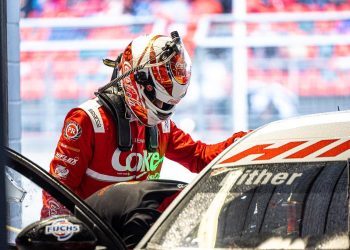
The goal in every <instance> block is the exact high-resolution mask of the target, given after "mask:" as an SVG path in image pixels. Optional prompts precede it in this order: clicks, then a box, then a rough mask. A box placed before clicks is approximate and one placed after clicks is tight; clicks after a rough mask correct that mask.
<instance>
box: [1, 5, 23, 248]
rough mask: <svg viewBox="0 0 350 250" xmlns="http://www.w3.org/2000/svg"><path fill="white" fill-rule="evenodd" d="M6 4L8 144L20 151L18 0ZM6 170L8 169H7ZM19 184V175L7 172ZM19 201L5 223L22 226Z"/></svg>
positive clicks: (11, 206) (9, 209)
mask: <svg viewBox="0 0 350 250" xmlns="http://www.w3.org/2000/svg"><path fill="white" fill-rule="evenodd" d="M3 1H6V4H7V60H8V61H7V72H8V82H7V89H8V103H7V106H8V131H7V132H8V134H7V138H8V142H7V143H8V146H9V147H10V148H12V149H14V150H16V151H17V152H21V97H20V64H19V63H20V35H19V20H20V0H3ZM7 172H8V171H7ZM8 174H10V175H11V177H12V178H13V179H14V180H15V181H16V182H17V183H18V184H19V185H20V183H21V179H20V176H18V175H16V174H15V173H13V172H8ZM21 214H22V207H21V204H20V203H7V224H9V225H10V226H13V227H17V228H21V226H22V215H21ZM14 239H15V234H13V233H10V234H8V241H10V242H14Z"/></svg>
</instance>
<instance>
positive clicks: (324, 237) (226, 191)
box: [147, 162, 349, 249]
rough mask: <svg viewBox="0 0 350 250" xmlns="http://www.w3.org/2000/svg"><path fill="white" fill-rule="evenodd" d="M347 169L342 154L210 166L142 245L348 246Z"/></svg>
mask: <svg viewBox="0 0 350 250" xmlns="http://www.w3.org/2000/svg"><path fill="white" fill-rule="evenodd" d="M348 172H349V167H348V165H347V162H317V163H288V164H265V165H250V166H241V167H221V168H213V169H212V170H210V171H209V172H208V173H207V174H206V175H205V176H204V177H203V178H201V180H200V181H199V182H198V183H197V185H195V187H194V188H193V189H192V190H191V191H190V192H189V193H188V194H187V195H186V197H185V198H184V200H183V201H182V202H181V203H180V204H179V205H178V206H177V207H176V208H175V210H174V211H173V213H171V215H170V216H169V217H168V219H167V220H166V221H165V222H164V223H162V225H161V226H160V228H159V229H158V230H157V231H156V233H155V234H154V235H153V237H152V238H151V240H150V242H149V243H148V244H147V249H170V248H206V249H207V248H231V249H232V248H264V249H266V248H269V249H271V248H298V249H300V248H315V247H318V248H327V249H329V248H336V249H339V248H344V249H348V248H349V238H348V231H349V230H348V229H349V228H348V227H349V226H348V210H349V207H348V187H349V184H348V177H349V173H348Z"/></svg>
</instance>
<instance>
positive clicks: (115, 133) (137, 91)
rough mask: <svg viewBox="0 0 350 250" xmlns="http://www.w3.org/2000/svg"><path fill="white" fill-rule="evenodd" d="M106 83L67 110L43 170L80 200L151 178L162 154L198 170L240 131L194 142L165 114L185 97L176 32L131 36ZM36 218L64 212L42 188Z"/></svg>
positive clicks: (186, 71) (186, 72)
mask: <svg viewBox="0 0 350 250" xmlns="http://www.w3.org/2000/svg"><path fill="white" fill-rule="evenodd" d="M104 63H105V64H106V65H108V66H112V67H113V68H114V71H113V75H112V80H111V81H110V82H109V83H108V84H107V85H105V86H104V87H102V88H100V89H99V90H98V91H97V92H96V93H95V95H96V97H95V98H93V99H91V100H88V101H86V102H85V103H83V104H81V105H80V106H79V107H76V108H73V109H72V110H70V111H69V112H68V114H67V115H66V117H65V120H64V125H63V129H62V134H61V136H60V138H59V141H58V143H57V147H56V150H55V153H54V157H53V159H52V161H51V163H50V173H51V174H52V175H53V176H55V177H56V178H57V179H58V180H60V181H61V182H62V183H63V184H65V185H66V186H68V187H69V188H70V189H71V190H72V191H73V192H75V193H76V194H77V195H78V196H79V197H81V198H82V199H85V198H87V197H88V196H90V195H91V194H93V193H94V192H96V191H97V190H100V189H102V188H104V187H106V186H107V185H110V184H112V183H119V182H129V181H140V180H146V179H148V180H152V179H158V178H159V174H160V171H161V168H162V163H163V161H164V157H167V158H168V159H171V160H173V161H176V162H178V163H180V164H182V165H183V166H184V167H186V168H187V169H189V170H190V171H191V172H194V173H198V172H200V171H201V170H202V169H203V168H204V167H205V166H206V165H207V164H208V163H209V162H210V161H211V160H213V159H214V158H215V157H216V156H217V155H218V154H219V153H221V152H222V151H223V150H224V149H225V148H226V147H227V146H229V145H230V144H231V143H233V142H234V141H235V140H236V139H237V138H240V137H242V136H244V135H245V132H238V133H234V134H233V135H232V136H230V137H229V138H228V139H226V140H225V141H222V142H220V143H216V144H211V145H209V144H206V143H204V142H201V141H194V140H193V139H192V138H191V136H190V135H189V134H187V133H185V132H183V131H182V130H181V129H179V128H178V127H177V126H176V124H175V123H174V121H172V120H171V116H172V114H173V113H174V111H175V107H176V105H177V104H178V103H179V102H180V101H181V99H182V98H183V97H184V96H185V95H186V92H187V89H188V86H189V84H190V78H191V60H190V58H189V56H188V53H187V51H186V49H185V46H184V44H183V43H182V41H181V38H180V37H179V35H178V33H177V32H176V31H174V32H172V33H171V37H169V36H164V35H158V34H151V35H143V36H140V37H137V38H136V39H134V40H133V41H131V43H130V44H129V45H128V46H127V47H126V49H125V50H124V51H123V52H122V53H121V54H120V56H119V57H118V58H117V59H116V60H115V61H114V60H109V59H107V60H104ZM43 204H44V206H43V209H42V217H47V216H51V215H56V214H63V213H67V211H66V210H65V208H64V207H63V206H62V205H60V204H59V203H58V202H57V201H56V200H55V199H53V198H52V197H51V196H50V195H49V194H47V193H46V192H44V193H43Z"/></svg>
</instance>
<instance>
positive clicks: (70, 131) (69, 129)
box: [64, 121, 82, 141]
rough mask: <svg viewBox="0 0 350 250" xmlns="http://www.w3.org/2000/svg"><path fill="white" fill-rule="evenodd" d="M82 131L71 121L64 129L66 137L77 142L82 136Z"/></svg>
mask: <svg viewBox="0 0 350 250" xmlns="http://www.w3.org/2000/svg"><path fill="white" fill-rule="evenodd" d="M81 132H82V129H81V127H80V125H79V124H78V123H76V122H75V121H69V122H67V123H66V126H65V127H64V137H66V138H67V139H68V140H73V141H75V140H77V139H78V138H79V137H80V135H81Z"/></svg>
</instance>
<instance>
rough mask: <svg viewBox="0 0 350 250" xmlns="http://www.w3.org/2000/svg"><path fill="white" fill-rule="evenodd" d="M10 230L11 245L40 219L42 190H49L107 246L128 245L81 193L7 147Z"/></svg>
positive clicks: (100, 243)
mask: <svg viewBox="0 0 350 250" xmlns="http://www.w3.org/2000/svg"><path fill="white" fill-rule="evenodd" d="M4 155H5V159H6V165H5V167H6V169H5V172H6V184H7V185H6V190H7V192H6V193H7V208H8V209H7V210H8V219H7V226H6V228H7V232H8V243H9V248H13V249H16V248H15V238H16V236H17V235H18V234H19V233H20V232H21V231H22V229H23V228H25V227H26V226H28V225H29V224H31V223H34V222H36V221H38V220H40V211H41V206H42V200H41V194H42V191H46V192H48V193H49V194H50V195H52V196H53V197H54V198H55V199H56V200H57V201H58V202H59V203H61V204H62V205H64V206H65V207H66V208H67V209H68V210H69V211H70V213H71V215H73V216H75V217H76V218H77V219H79V220H80V221H82V222H83V223H85V224H86V225H87V226H88V227H89V228H90V230H91V231H92V232H93V234H94V235H95V236H96V238H97V245H98V246H104V247H105V248H107V249H126V247H125V244H124V243H123V241H122V239H121V238H120V236H119V235H118V234H117V233H116V232H115V231H114V230H113V229H112V228H111V227H110V226H109V225H107V224H106V223H104V222H103V221H102V220H101V219H100V217H99V216H98V215H97V214H96V213H95V212H94V211H93V210H92V209H91V208H90V207H89V206H88V205H87V204H86V203H85V202H84V201H82V200H81V199H80V198H79V197H77V196H76V195H75V194H74V193H72V192H71V191H70V190H69V189H68V188H66V187H65V186H64V185H62V184H61V183H60V182H59V181H57V180H56V179H55V178H53V177H52V176H51V175H50V174H49V173H48V172H46V171H45V170H44V169H43V168H41V167H40V166H38V165H36V164H35V163H34V162H32V161H30V160H29V159H27V158H26V157H24V156H23V155H21V154H19V153H18V152H15V151H13V150H11V149H8V148H6V149H5V150H4Z"/></svg>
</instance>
